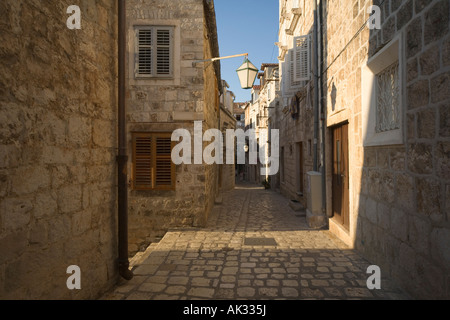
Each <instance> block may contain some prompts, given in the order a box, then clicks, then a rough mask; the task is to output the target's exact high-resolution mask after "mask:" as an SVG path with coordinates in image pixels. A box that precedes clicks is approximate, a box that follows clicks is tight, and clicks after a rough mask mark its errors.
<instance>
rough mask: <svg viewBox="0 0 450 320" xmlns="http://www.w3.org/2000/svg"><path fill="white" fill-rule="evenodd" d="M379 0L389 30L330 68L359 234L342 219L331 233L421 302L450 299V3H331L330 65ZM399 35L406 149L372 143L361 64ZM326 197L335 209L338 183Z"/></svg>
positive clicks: (331, 99)
mask: <svg viewBox="0 0 450 320" xmlns="http://www.w3.org/2000/svg"><path fill="white" fill-rule="evenodd" d="M372 4H375V5H379V6H380V8H381V18H382V20H381V22H382V24H381V30H376V29H374V30H369V28H365V29H364V30H363V31H362V32H361V33H360V34H359V35H358V36H357V37H356V38H355V39H354V41H352V42H351V44H350V45H349V46H348V48H347V49H346V50H345V51H343V52H342V54H341V56H340V57H338V58H337V60H336V61H335V62H334V64H333V65H331V66H330V68H329V70H328V72H327V85H328V88H327V92H328V94H327V106H328V110H327V112H328V117H327V124H328V126H331V125H333V124H338V123H341V122H343V121H348V122H349V161H350V230H349V232H344V231H343V230H342V229H341V228H340V227H339V226H337V225H336V224H333V219H331V220H330V227H332V230H333V232H335V233H336V234H338V235H339V236H340V237H341V238H342V239H344V240H345V241H347V242H349V243H350V244H353V245H354V246H355V247H356V248H357V249H358V250H359V251H361V252H362V253H363V254H365V255H366V256H367V257H368V258H369V259H370V260H371V261H373V262H374V263H376V264H378V265H379V266H380V267H381V271H382V274H386V275H391V276H393V277H394V278H395V279H397V281H399V282H400V284H401V285H402V286H403V287H404V288H405V289H406V290H407V291H408V292H409V293H411V294H412V295H413V296H416V297H419V298H422V297H426V298H447V299H448V298H449V293H450V292H449V283H450V282H449V279H450V251H449V248H450V247H449V246H448V244H449V243H450V225H449V218H450V216H449V212H450V210H449V202H450V200H449V199H450V197H449V192H450V191H449V190H450V187H449V185H450V171H449V170H450V162H449V150H450V140H449V130H448V128H449V121H448V118H449V112H448V110H449V108H448V105H449V102H450V95H449V90H448V88H449V87H450V80H449V79H450V76H449V72H450V60H449V58H448V57H449V54H448V53H449V48H450V45H449V39H450V33H449V15H450V14H449V12H450V11H449V10H450V8H449V2H448V1H446V0H435V1H422V0H408V1H373V2H372V1H350V0H349V1H339V2H336V1H327V2H326V6H325V8H326V9H325V11H326V14H325V16H326V36H325V39H327V40H328V41H327V51H326V53H327V57H326V58H327V63H328V64H331V62H332V61H333V60H334V59H335V58H336V57H337V56H338V54H339V52H340V51H341V50H342V49H343V46H344V45H345V44H346V43H347V42H349V41H350V39H351V38H352V37H353V35H354V34H355V33H356V31H357V30H358V29H359V28H360V27H361V25H362V24H363V23H364V22H365V20H366V19H367V18H368V14H367V13H366V12H367V8H368V7H369V6H370V5H372ZM399 34H402V35H403V39H404V51H403V53H402V54H403V61H404V67H405V79H404V80H403V82H402V84H403V85H404V88H405V91H404V94H405V99H406V103H405V104H404V109H402V110H401V112H402V114H403V128H404V131H403V133H404V143H403V144H399V145H393V146H377V147H364V145H363V139H364V137H363V135H362V125H363V124H362V120H363V119H362V118H361V105H362V103H361V99H362V98H364V97H362V96H361V89H362V88H361V68H362V66H363V65H364V64H365V62H366V61H367V59H368V58H369V57H372V56H373V55H374V54H375V53H376V52H378V51H379V50H380V49H381V48H382V47H383V46H384V45H386V44H387V43H388V42H389V41H390V40H391V39H394V38H395V37H396V36H398V35H399ZM330 179H331V177H330V174H329V175H328V182H330V181H331V180H330ZM329 185H330V183H329ZM327 191H328V192H327V194H328V196H329V197H328V204H330V200H331V199H330V194H331V190H330V187H328V190H327ZM328 207H329V208H330V205H328Z"/></svg>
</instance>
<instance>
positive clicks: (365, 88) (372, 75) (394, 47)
mask: <svg viewBox="0 0 450 320" xmlns="http://www.w3.org/2000/svg"><path fill="white" fill-rule="evenodd" d="M404 39H405V37H404V35H403V32H400V33H399V34H398V35H397V36H396V37H395V38H394V39H392V40H391V41H390V42H389V43H388V44H386V45H385V46H384V48H382V49H381V50H380V51H379V52H377V53H376V54H375V55H374V56H372V57H371V58H370V59H368V60H367V63H366V64H365V65H363V67H362V70H361V103H362V106H361V111H362V134H363V146H364V147H371V146H384V145H401V144H404V136H405V134H404V130H405V125H404V119H405V110H406V107H405V105H406V98H405V92H406V88H405V84H406V81H405V79H406V76H405V65H406V63H404V61H405V60H404V59H405V58H404V56H405V49H404V48H405V44H404V41H405V40H404ZM396 62H398V77H399V78H398V87H399V97H398V100H399V103H398V117H399V119H398V121H399V128H398V129H393V130H388V131H383V132H377V130H376V125H377V115H376V113H377V100H378V99H377V98H378V97H377V88H376V86H377V75H378V74H380V73H381V72H383V71H384V70H385V69H386V68H387V67H389V66H391V65H392V64H394V63H396Z"/></svg>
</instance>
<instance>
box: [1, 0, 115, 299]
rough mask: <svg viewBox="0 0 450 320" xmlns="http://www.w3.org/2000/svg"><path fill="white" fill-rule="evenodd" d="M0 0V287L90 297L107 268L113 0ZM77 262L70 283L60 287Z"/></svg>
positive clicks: (105, 280)
mask: <svg viewBox="0 0 450 320" xmlns="http://www.w3.org/2000/svg"><path fill="white" fill-rule="evenodd" d="M72 4H73V3H72V2H69V1H59V0H58V1H42V2H39V3H37V2H36V1H1V3H0V12H1V17H0V40H1V41H0V181H1V184H0V297H1V298H5V299H49V298H51V299H66V298H67V299H71V298H76V299H87V298H96V297H98V296H99V295H100V294H102V293H103V291H104V290H106V289H108V288H109V287H110V286H111V285H112V284H113V283H114V282H115V280H116V279H117V268H116V263H115V261H116V259H117V249H116V247H117V245H116V209H115V208H116V206H115V203H116V200H115V199H116V190H115V186H116V172H115V171H116V164H115V152H116V150H115V148H116V105H117V101H116V96H117V91H116V78H117V73H116V70H117V67H116V64H115V61H116V59H117V57H116V52H117V43H116V40H115V39H117V34H116V30H117V16H116V10H117V9H116V2H115V1H93V0H81V1H78V4H79V6H80V8H81V19H82V23H81V30H69V29H68V28H67V27H66V20H67V18H68V17H69V15H68V14H66V10H67V8H68V7H69V6H70V5H72ZM70 265H78V266H79V267H80V268H81V287H82V289H81V290H79V291H78V290H75V291H70V290H68V289H67V287H66V280H67V278H68V276H69V275H67V274H66V270H67V267H68V266H70Z"/></svg>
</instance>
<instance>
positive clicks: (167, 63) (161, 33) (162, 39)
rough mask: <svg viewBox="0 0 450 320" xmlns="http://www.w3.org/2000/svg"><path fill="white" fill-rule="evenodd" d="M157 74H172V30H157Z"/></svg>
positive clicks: (161, 28)
mask: <svg viewBox="0 0 450 320" xmlns="http://www.w3.org/2000/svg"><path fill="white" fill-rule="evenodd" d="M156 57H157V58H156V74H157V75H159V76H170V75H171V74H172V63H171V60H172V28H163V27H159V28H157V29H156Z"/></svg>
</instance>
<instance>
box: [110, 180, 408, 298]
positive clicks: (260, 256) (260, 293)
mask: <svg viewBox="0 0 450 320" xmlns="http://www.w3.org/2000/svg"><path fill="white" fill-rule="evenodd" d="M132 265H134V274H135V276H134V278H133V279H132V280H131V281H129V282H126V281H124V280H121V283H120V284H119V285H118V286H117V287H116V288H115V289H114V291H113V292H111V293H109V294H107V295H105V296H104V297H103V299H131V300H136V299H146V300H147V299H151V300H153V299H164V300H169V299H227V300H234V299H311V298H312V299H328V298H337V299H405V298H406V296H404V295H403V294H402V291H401V290H399V289H397V288H395V287H394V286H392V284H391V283H390V282H389V281H388V280H387V279H385V278H384V277H383V275H382V280H381V290H369V289H368V288H367V286H366V280H367V277H368V276H369V275H368V274H366V270H367V267H368V266H369V265H370V263H369V262H368V261H366V260H364V259H363V258H361V257H360V256H359V255H358V254H357V253H356V252H355V251H353V250H349V249H348V248H347V247H346V246H345V245H344V244H343V243H342V242H341V241H340V240H338V239H336V238H334V237H333V236H332V235H331V234H330V233H328V232H327V231H325V230H321V231H315V230H308V228H307V225H306V222H305V217H304V216H303V215H301V213H300V214H299V212H295V211H293V210H292V209H291V208H290V207H289V205H288V200H287V199H286V198H284V197H283V196H281V195H279V194H278V193H275V192H273V191H268V190H264V189H262V188H259V187H257V186H254V185H240V186H238V187H237V188H236V189H235V190H234V191H231V192H227V193H225V194H224V196H223V204H221V205H216V206H215V208H214V210H213V213H212V215H211V217H210V219H209V222H208V226H207V228H205V229H192V230H191V229H184V230H173V231H170V232H168V233H167V234H166V235H165V236H164V238H163V239H162V240H161V241H160V242H159V243H158V244H152V245H151V246H150V247H149V248H148V249H147V251H146V252H145V253H143V254H142V255H141V256H140V257H139V258H138V257H136V258H135V259H133V260H132Z"/></svg>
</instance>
